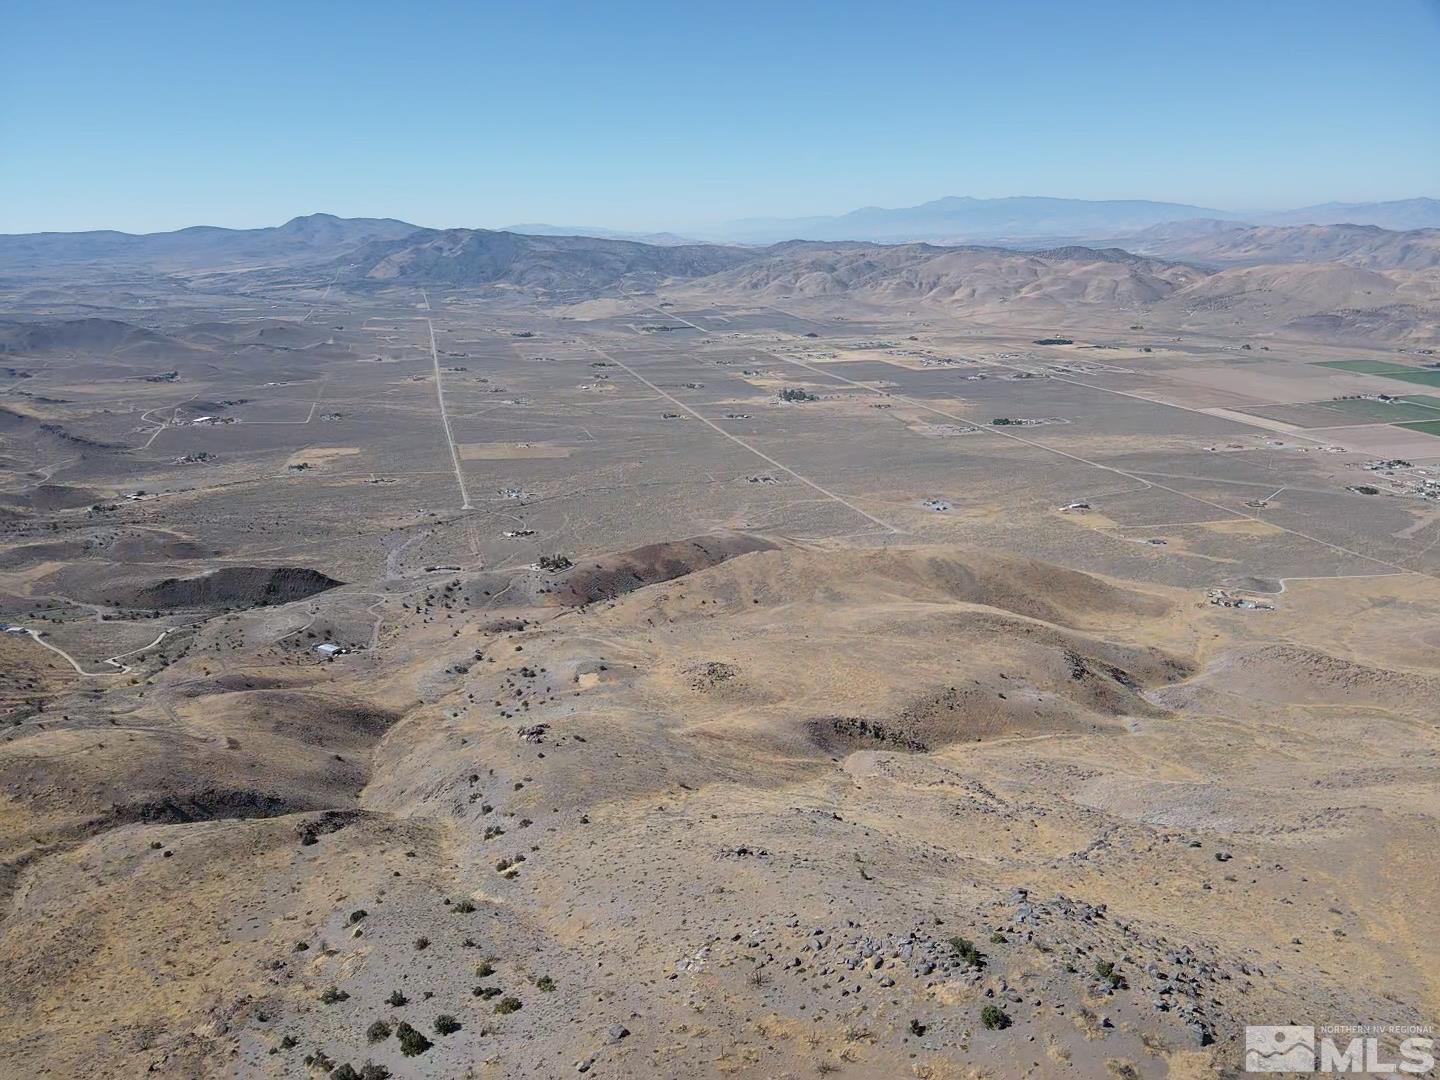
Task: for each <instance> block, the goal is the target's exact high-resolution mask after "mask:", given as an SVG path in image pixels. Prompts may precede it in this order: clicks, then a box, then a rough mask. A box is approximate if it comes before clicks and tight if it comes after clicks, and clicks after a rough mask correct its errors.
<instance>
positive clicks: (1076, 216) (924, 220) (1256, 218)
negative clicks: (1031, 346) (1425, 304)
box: [707, 196, 1440, 244]
mask: <svg viewBox="0 0 1440 1080" xmlns="http://www.w3.org/2000/svg"><path fill="white" fill-rule="evenodd" d="M1197 218H1202V219H1207V220H1212V221H1234V222H1239V223H1243V224H1249V225H1299V224H1312V225H1331V224H1353V225H1378V226H1379V227H1381V228H1385V229H1397V230H1404V229H1428V228H1440V200H1437V199H1404V200H1401V201H1398V202H1380V203H1326V204H1324V205H1322V206H1310V207H1304V208H1302V209H1299V210H1285V211H1275V212H1270V211H1263V212H1262V211H1231V210H1216V209H1213V208H1210V207H1203V206H1191V205H1188V204H1185V203H1168V202H1150V201H1147V200H1143V199H1125V200H1114V199H1106V200H1091V199H1052V198H1042V197H1034V196H1022V197H1015V198H1005V199H975V198H971V197H969V196H961V197H956V196H950V197H947V198H944V199H936V200H934V201H933V202H927V203H922V204H920V205H919V206H907V207H900V208H897V209H884V208H881V207H878V206H867V207H865V208H863V209H860V210H852V211H851V212H850V213H848V214H841V215H839V216H836V217H808V218H754V219H749V220H744V221H735V222H730V223H728V224H726V225H723V226H720V227H718V228H717V229H715V230H713V232H712V233H707V238H708V239H723V240H728V241H731V242H737V243H773V242H776V241H779V240H873V241H877V242H880V243H905V242H911V241H921V242H926V243H936V244H944V243H966V242H973V241H977V240H985V241H999V242H1003V241H1036V240H1040V241H1046V242H1061V241H1067V240H1082V241H1083V240H1091V241H1093V240H1100V239H1118V238H1120V237H1123V236H1126V235H1128V234H1130V233H1133V232H1137V231H1139V230H1141V229H1147V228H1150V227H1151V226H1154V225H1160V224H1164V223H1166V222H1173V221H1188V220H1193V219H1197Z"/></svg>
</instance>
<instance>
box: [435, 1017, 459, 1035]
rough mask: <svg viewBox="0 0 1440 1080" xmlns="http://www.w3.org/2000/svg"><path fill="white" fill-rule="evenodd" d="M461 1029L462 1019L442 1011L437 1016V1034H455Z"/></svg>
mask: <svg viewBox="0 0 1440 1080" xmlns="http://www.w3.org/2000/svg"><path fill="white" fill-rule="evenodd" d="M459 1030H460V1021H459V1020H456V1019H455V1017H453V1016H451V1015H450V1014H449V1013H441V1014H440V1015H439V1016H437V1017H436V1018H435V1034H436V1035H454V1034H455V1032H457V1031H459Z"/></svg>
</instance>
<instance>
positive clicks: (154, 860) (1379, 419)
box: [0, 219, 1440, 1078]
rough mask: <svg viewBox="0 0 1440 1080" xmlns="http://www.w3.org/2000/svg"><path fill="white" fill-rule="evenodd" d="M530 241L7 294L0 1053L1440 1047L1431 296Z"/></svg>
mask: <svg viewBox="0 0 1440 1080" xmlns="http://www.w3.org/2000/svg"><path fill="white" fill-rule="evenodd" d="M330 220H331V221H333V220H334V219H330ZM292 224H294V223H292ZM306 227H307V228H310V227H313V228H317V229H322V230H323V229H327V228H330V226H329V224H328V222H326V221H319V222H318V224H317V223H316V222H310V223H309V224H308V225H307V226H306ZM287 228H289V226H287ZM489 235H490V236H491V237H508V236H509V235H510V234H504V233H499V234H489ZM306 236H307V238H308V236H309V234H308V233H307V234H306ZM565 239H566V238H558V239H554V238H551V239H547V240H545V241H543V243H542V242H540V241H532V242H531V243H535V244H541V246H543V245H554V247H553V249H547V250H545V251H541V252H539V253H538V254H537V253H535V252H533V251H528V249H527V256H526V257H527V258H531V259H532V260H534V261H533V262H532V263H526V264H525V266H524V268H523V272H520V273H517V274H511V275H510V276H509V277H506V278H504V279H503V280H502V279H501V278H498V277H496V276H494V275H492V276H491V277H490V278H488V279H486V280H484V281H479V280H476V278H475V275H474V273H473V272H472V273H470V274H469V276H466V275H464V274H459V273H452V272H450V270H448V269H446V268H447V267H451V265H452V264H451V263H447V262H445V261H444V260H445V259H453V260H455V262H456V263H457V264H458V261H459V260H458V256H456V254H455V253H456V252H457V251H466V250H469V249H468V248H467V247H466V245H468V244H470V243H471V242H472V241H471V240H468V239H463V238H462V239H459V240H457V239H455V238H454V237H449V236H448V235H447V236H445V237H442V238H441V239H438V240H435V241H434V244H433V245H432V246H431V248H427V249H425V250H424V251H422V252H420V253H419V254H417V253H416V252H415V251H414V250H411V249H409V248H405V249H403V250H400V251H398V252H394V253H391V252H389V249H384V248H383V246H384V245H385V244H387V243H395V244H402V243H404V240H403V239H401V240H392V239H389V238H386V237H382V238H381V239H378V240H377V239H375V238H374V237H373V236H372V237H365V238H362V240H363V243H364V244H367V245H369V246H362V247H360V248H358V249H357V248H355V247H353V246H345V247H342V248H339V249H337V250H336V253H335V256H334V261H333V262H321V261H315V262H314V263H313V264H312V263H306V262H303V261H300V262H295V261H294V260H289V256H288V255H287V257H286V258H275V257H272V256H267V258H266V259H265V260H259V257H258V256H256V257H255V261H249V262H247V261H245V259H246V257H248V255H247V253H246V252H241V253H240V254H239V255H235V256H232V257H228V259H220V258H215V257H202V256H193V257H187V258H185V259H179V258H169V257H161V256H147V261H146V262H145V263H144V264H143V265H141V264H140V263H139V262H138V261H137V262H125V263H120V264H115V263H104V264H103V265H101V266H100V267H99V268H98V269H97V265H99V264H96V263H83V264H78V263H68V262H66V263H63V264H61V263H56V264H45V265H44V266H38V264H37V265H36V266H32V265H29V264H25V263H23V262H22V263H17V264H15V266H14V267H11V268H10V269H8V270H7V273H6V274H5V276H4V277H3V279H0V302H3V307H4V309H5V310H6V311H7V313H9V316H8V319H7V321H6V322H4V324H3V325H0V348H3V350H4V355H3V356H0V361H3V371H0V375H3V376H4V379H3V386H0V466H3V469H4V487H3V501H0V528H3V533H0V539H3V545H4V546H3V549H0V620H3V622H4V623H5V625H6V627H7V628H8V629H7V631H6V632H5V633H4V634H3V635H0V650H3V657H4V660H5V663H4V665H3V671H0V675H3V679H4V682H3V683H0V695H3V701H4V707H5V715H6V725H5V727H4V728H3V729H0V797H3V803H0V902H3V905H0V919H3V921H0V970H3V971H4V972H5V973H6V977H5V979H4V980H3V985H0V1047H3V1049H0V1073H3V1074H4V1075H6V1076H16V1077H19V1076H52V1077H70V1076H77V1075H103V1076H140V1075H147V1074H148V1075H157V1076H163V1077H198V1076H217V1077H219V1076H227V1077H228V1076H273V1077H290V1076H303V1075H307V1072H308V1073H309V1074H313V1075H316V1076H320V1075H337V1074H338V1075H339V1076H341V1077H345V1076H349V1075H354V1076H361V1075H367V1074H365V1073H364V1072H363V1071H362V1070H363V1069H364V1067H365V1065H366V1063H370V1064H371V1065H372V1067H378V1069H374V1071H372V1072H371V1073H370V1074H368V1075H371V1076H374V1075H393V1076H396V1077H411V1076H414V1077H445V1078H451V1077H465V1076H476V1077H491V1076H493V1077H518V1076H533V1077H548V1076H562V1075H578V1074H590V1075H599V1076H616V1077H618V1076H640V1075H643V1076H651V1075H653V1076H673V1077H677V1078H678V1077H691V1076H711V1075H732V1076H757V1077H760V1076H763V1077H771V1076H797V1077H798V1076H805V1075H813V1074H816V1073H817V1072H818V1073H821V1074H824V1073H832V1072H835V1073H838V1074H840V1075H848V1076H857V1077H865V1076H873V1077H890V1076H896V1075H914V1076H919V1077H933V1078H945V1077H969V1076H977V1077H979V1076H993V1077H1012V1076H1024V1075H1033V1076H1074V1077H1090V1076H1102V1075H1113V1076H1116V1077H1127V1076H1145V1077H1152V1076H1154V1077H1158V1076H1176V1077H1191V1076H1208V1075H1215V1074H1217V1073H1219V1074H1234V1073H1238V1072H1239V1071H1240V1070H1241V1067H1242V1058H1243V1046H1242V1042H1241V1035H1242V1033H1243V1028H1244V1025H1245V1024H1247V1023H1285V1022H1291V1021H1293V1022H1297V1023H1335V1024H1351V1023H1355V1024H1358V1023H1385V1024H1425V1023H1434V1022H1435V1021H1436V1019H1437V1015H1440V978H1437V975H1436V972H1437V970H1440V948H1437V945H1436V941H1435V935H1434V932H1433V931H1434V927H1435V926H1436V925H1437V922H1440V902H1437V900H1436V894H1437V890H1436V888H1435V885H1436V882H1437V874H1436V867H1435V842H1434V836H1435V829H1436V824H1437V822H1436V818H1437V815H1440V797H1437V793H1436V792H1437V789H1436V779H1437V775H1440V757H1437V751H1440V737H1437V731H1436V727H1435V713H1434V707H1435V701H1436V698H1437V690H1440V653H1437V649H1440V586H1437V582H1436V576H1437V574H1440V501H1437V499H1440V437H1437V434H1436V432H1437V431H1440V390H1435V389H1434V388H1435V387H1436V386H1437V385H1440V370H1437V369H1436V367H1435V366H1434V364H1433V360H1432V359H1431V358H1432V357H1433V356H1434V355H1435V354H1434V351H1433V350H1434V348H1435V347H1436V345H1437V341H1436V340H1434V334H1435V330H1434V322H1433V318H1432V317H1431V316H1430V315H1427V314H1426V312H1433V307H1432V306H1430V305H1431V304H1432V299H1431V297H1432V295H1433V291H1434V289H1435V284H1434V282H1433V280H1431V278H1432V277H1433V274H1434V273H1435V272H1436V271H1434V270H1433V269H1430V270H1422V271H1410V270H1407V271H1405V275H1409V276H1404V275H1399V272H1398V271H1397V272H1395V274H1392V276H1391V277H1390V278H1384V277H1383V274H1382V272H1380V271H1370V270H1367V271H1363V272H1362V271H1358V270H1350V269H1344V268H1340V267H1338V266H1335V265H1333V264H1325V265H1324V266H1323V267H1319V268H1317V267H1316V266H1310V265H1307V266H1303V267H1296V266H1287V267H1285V268H1282V269H1275V268H1273V267H1272V268H1270V269H1269V270H1267V271H1266V273H1267V274H1268V275H1269V276H1268V277H1266V276H1264V275H1263V274H1262V273H1261V270H1260V269H1257V267H1255V266H1247V267H1244V268H1241V269H1238V270H1221V271H1218V272H1217V271H1213V270H1211V269H1204V268H1201V269H1196V268H1195V267H1193V266H1190V265H1189V264H1181V263H1167V262H1162V261H1159V260H1152V259H1138V258H1136V257H1133V256H1125V257H1124V258H1123V259H1122V258H1121V257H1120V256H1121V255H1123V253H1114V252H1111V253H1108V254H1107V253H1098V254H1097V253H1095V252H1090V253H1089V254H1086V251H1087V249H1081V248H1073V249H1066V250H1065V251H1063V252H1056V253H1047V254H1043V255H1040V256H1036V255H1033V254H1027V255H1021V254H1017V253H1013V252H999V253H997V252H995V251H989V250H988V249H984V250H982V249H954V252H957V253H950V252H949V251H945V250H944V249H928V252H927V251H919V253H918V255H917V254H916V251H917V250H918V248H919V247H922V246H916V245H912V246H909V247H908V248H885V247H882V246H879V245H868V248H870V249H871V250H868V251H867V252H865V253H863V257H864V260H865V267H866V269H865V271H864V272H865V274H866V275H869V276H867V277H866V278H865V279H864V281H860V280H858V279H854V278H851V277H846V276H845V275H846V274H849V273H852V272H858V271H853V268H852V269H847V267H846V264H845V260H846V259H849V258H851V256H852V255H853V254H854V253H853V251H852V250H851V249H850V248H845V247H843V246H841V245H818V244H817V245H793V246H786V245H780V247H781V248H785V249H786V250H783V251H780V252H778V253H774V254H772V255H770V256H768V257H767V258H768V261H764V262H759V261H756V260H755V256H754V255H753V254H747V255H745V256H744V257H742V256H741V255H739V254H734V252H735V251H736V249H728V248H715V249H711V248H708V247H706V246H703V245H696V246H695V247H694V249H688V248H680V247H674V248H646V247H645V246H644V245H638V244H623V243H621V242H617V241H611V242H608V243H609V244H610V245H611V246H610V247H607V248H604V249H603V250H600V249H597V248H596V245H599V244H602V243H604V242H600V241H593V242H589V244H588V245H587V246H585V248H584V251H583V252H581V253H579V254H575V253H572V252H568V251H567V250H566V249H565V247H564V243H563V241H564V240H565ZM306 242H307V243H308V242H309V240H308V239H307V240H306ZM485 242H486V243H490V244H497V243H500V242H499V241H485ZM505 243H512V244H513V243H514V241H513V238H512V240H511V241H505ZM376 245H380V247H379V248H377V247H376ZM435 245H439V251H440V253H439V254H438V255H437V254H436V250H435ZM851 247H852V248H858V247H859V246H858V245H852V246H851ZM382 249H383V250H382ZM637 249H644V250H643V251H642V250H637ZM287 250H288V249H287ZM357 250H358V251H359V253H360V255H361V256H366V258H365V259H363V260H362V259H361V258H360V256H357V254H356V252H357ZM488 250H489V249H488V248H487V251H488ZM937 250H941V251H942V254H941V255H940V256H935V255H934V252H935V251H937ZM904 251H909V252H910V253H911V254H910V255H909V256H905V258H906V259H907V260H908V261H905V262H904V263H903V265H900V262H901V259H902V255H901V254H900V253H901V252H904ZM655 252H660V253H664V254H655ZM507 257H513V253H509V254H507ZM602 257H603V259H604V260H607V261H605V262H604V263H603V264H601V263H600V262H598V261H597V260H599V259H601V258H602ZM916 258H923V259H924V260H926V263H925V265H926V266H927V267H929V268H930V269H926V270H925V271H924V273H927V274H928V273H933V272H937V271H934V269H933V266H934V262H935V260H936V259H937V258H938V259H940V260H942V261H944V262H945V265H944V266H943V267H942V269H941V271H938V272H940V273H943V274H945V275H949V276H948V277H947V278H946V281H947V282H949V284H947V286H946V290H947V291H946V293H945V295H944V296H943V297H941V296H938V295H937V293H936V292H935V290H934V289H933V288H932V287H930V286H929V285H925V286H923V287H921V286H917V285H916V280H917V279H916V275H917V274H919V273H921V271H918V270H916V269H915V266H916V264H915V262H914V260H915V259H916ZM167 260H168V261H167ZM287 260H289V261H287ZM426 260H431V261H426ZM434 260H440V261H439V262H436V261H434ZM567 260H571V261H567ZM582 260H589V261H583V265H584V266H586V267H587V268H588V269H587V272H586V273H585V274H583V275H579V274H572V275H571V276H569V277H565V276H564V272H565V271H566V268H567V267H570V266H572V265H576V264H580V263H581V261H582ZM616 260H620V261H621V262H623V263H624V265H623V266H621V267H620V268H619V269H618V270H617V269H616V265H615V262H616ZM626 260H628V261H626ZM797 260H804V261H805V265H804V266H803V267H801V269H799V270H796V268H795V264H796V262H797ZM887 260H889V261H890V263H895V264H896V265H893V266H892V265H890V263H887ZM1047 260H1048V261H1047ZM1127 260H1128V261H1127ZM357 262H363V266H364V268H365V269H364V272H354V267H355V265H356V264H357ZM466 265H470V264H466ZM417 266H419V267H421V269H419V270H416V269H415V268H416V267H417ZM557 266H558V267H559V268H560V269H559V270H556V269H555V268H556V267H557ZM16 267H18V268H16ZM597 267H598V268H597ZM877 267H878V269H877ZM892 272H893V276H891V277H887V278H884V281H883V282H881V283H879V284H877V280H878V279H879V277H880V276H883V275H884V274H886V273H892ZM1047 274H1050V275H1051V276H1050V277H1046V275H1047ZM1362 274H1364V275H1370V277H1373V278H1375V279H1382V278H1383V280H1385V281H1389V282H1390V283H1391V286H1392V288H1391V292H1392V293H1400V292H1403V293H1405V296H1404V297H1402V298H1400V299H1396V298H1395V297H1394V296H1393V295H1392V296H1390V299H1389V300H1387V301H1386V303H1387V304H1389V305H1390V306H1388V307H1384V306H1381V305H1380V302H1379V301H1376V302H1375V303H1376V306H1375V307H1374V308H1368V309H1364V310H1362V309H1361V307H1360V306H1359V305H1360V304H1361V303H1363V301H1359V300H1357V299H1356V297H1357V296H1359V295H1361V294H1364V295H1367V296H1369V295H1372V293H1373V291H1374V289H1375V282H1374V281H1371V280H1369V278H1365V279H1364V280H1352V279H1353V278H1355V276H1356V275H1362ZM1427 274H1428V275H1430V277H1426V275H1427ZM557 275H558V276H557ZM1397 275H1398V276H1397ZM1262 277H1263V278H1264V280H1259V279H1260V278H1262ZM1221 278H1224V279H1225V280H1224V281H1223V282H1221V281H1219V280H1218V279H1221ZM1317 278H1323V279H1324V284H1323V287H1318V286H1316V284H1315V282H1316V280H1317ZM1402 278H1403V280H1402ZM1342 279H1343V280H1342ZM957 281H959V282H963V283H964V289H961V288H959V287H958V286H956V285H955V282H957ZM817 282H819V283H820V284H818V285H817ZM1337 282H1339V284H1337ZM1367 289H1370V290H1372V292H1369V293H1367V292H1366V290H1367ZM1337 290H1338V291H1337ZM1427 290H1428V291H1427ZM1387 295H1388V294H1387ZM1417 296H1418V297H1419V299H1418V300H1417V299H1416V297H1417ZM1417 312H1418V313H1419V314H1418V315H1417ZM347 1065H348V1066H349V1067H350V1068H351V1070H352V1072H351V1073H346V1072H344V1071H343V1069H344V1068H345V1067H346V1066H347Z"/></svg>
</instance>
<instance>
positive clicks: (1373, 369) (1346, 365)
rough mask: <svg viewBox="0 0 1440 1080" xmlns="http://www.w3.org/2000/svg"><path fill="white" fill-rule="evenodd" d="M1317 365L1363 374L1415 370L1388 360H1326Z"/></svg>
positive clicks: (1383, 373)
mask: <svg viewBox="0 0 1440 1080" xmlns="http://www.w3.org/2000/svg"><path fill="white" fill-rule="evenodd" d="M1314 366H1315V367H1328V368H1335V369H1336V370H1337V371H1358V372H1359V373H1361V374H1362V375H1388V374H1389V373H1390V372H1392V371H1414V370H1415V368H1413V367H1407V366H1406V365H1404V364H1392V363H1391V362H1390V361H1388V360H1325V361H1322V362H1320V363H1318V364H1315V365H1314Z"/></svg>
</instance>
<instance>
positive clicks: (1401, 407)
mask: <svg viewBox="0 0 1440 1080" xmlns="http://www.w3.org/2000/svg"><path fill="white" fill-rule="evenodd" d="M1317 404H1323V405H1324V406H1325V408H1327V409H1333V410H1335V411H1336V412H1339V413H1343V414H1344V415H1346V416H1348V417H1351V418H1352V419H1355V420H1375V421H1377V422H1384V423H1392V424H1393V423H1400V422H1403V421H1406V420H1440V398H1437V399H1435V404H1434V405H1433V406H1431V405H1424V404H1421V403H1419V402H1412V401H1410V400H1409V399H1402V400H1399V401H1393V402H1389V403H1387V402H1384V401H1371V400H1369V399H1367V398H1353V399H1347V400H1342V401H1325V402H1318V403H1317Z"/></svg>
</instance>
